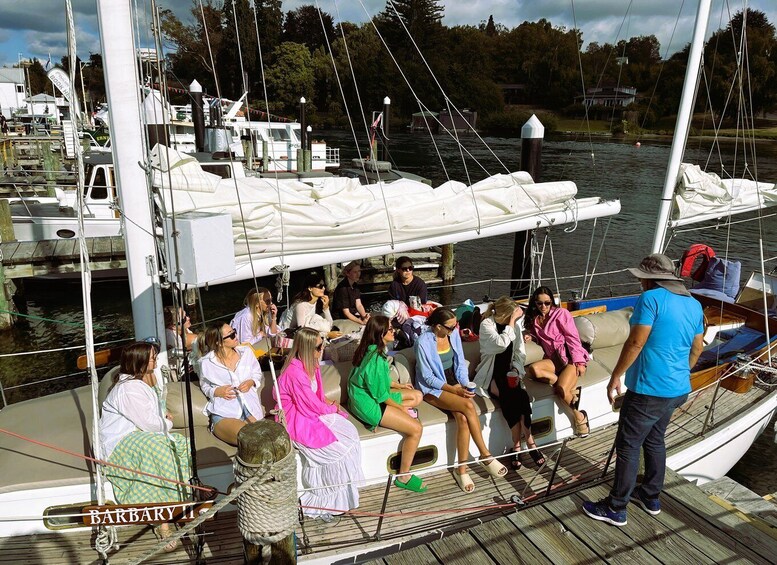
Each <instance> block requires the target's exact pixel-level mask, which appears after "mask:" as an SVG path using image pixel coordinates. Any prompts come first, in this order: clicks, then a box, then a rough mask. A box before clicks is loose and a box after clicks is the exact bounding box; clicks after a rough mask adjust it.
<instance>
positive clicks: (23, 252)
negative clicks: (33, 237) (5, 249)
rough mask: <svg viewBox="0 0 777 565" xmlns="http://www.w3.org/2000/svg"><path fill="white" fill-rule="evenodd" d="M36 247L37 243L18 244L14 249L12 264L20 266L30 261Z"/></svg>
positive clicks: (25, 242) (23, 242) (24, 242)
mask: <svg viewBox="0 0 777 565" xmlns="http://www.w3.org/2000/svg"><path fill="white" fill-rule="evenodd" d="M37 246H38V242H36V241H22V242H20V243H19V247H18V248H17V249H16V253H14V256H13V261H14V264H17V265H18V264H22V263H27V262H29V261H30V259H32V257H33V254H34V253H35V248H36V247H37Z"/></svg>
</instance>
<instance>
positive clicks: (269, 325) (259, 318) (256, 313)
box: [229, 287, 279, 344]
mask: <svg viewBox="0 0 777 565" xmlns="http://www.w3.org/2000/svg"><path fill="white" fill-rule="evenodd" d="M244 303H245V305H246V307H245V308H243V309H242V310H240V312H238V313H237V314H235V317H234V318H233V319H232V321H231V322H230V324H229V325H230V326H232V327H233V328H235V329H236V330H237V340H238V341H239V342H240V343H251V344H254V343H256V342H258V341H261V340H262V339H264V338H265V337H272V336H274V335H275V334H277V333H278V329H279V328H278V322H277V321H276V319H277V316H278V307H277V306H276V305H275V304H273V301H272V295H271V294H270V291H269V290H267V289H266V288H263V287H258V288H256V287H255V288H252V289H251V290H249V291H248V294H247V295H246V298H245V301H244Z"/></svg>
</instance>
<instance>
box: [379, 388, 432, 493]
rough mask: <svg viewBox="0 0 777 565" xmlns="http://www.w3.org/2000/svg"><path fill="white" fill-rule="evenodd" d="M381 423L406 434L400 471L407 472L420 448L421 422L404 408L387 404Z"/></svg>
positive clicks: (385, 426) (403, 441)
mask: <svg viewBox="0 0 777 565" xmlns="http://www.w3.org/2000/svg"><path fill="white" fill-rule="evenodd" d="M408 392H409V391H408ZM380 425H381V426H383V427H384V428H389V429H390V430H396V431H398V432H399V433H400V434H402V435H403V436H405V437H404V439H403V440H402V458H401V461H400V463H399V473H400V474H404V473H407V472H408V471H410V466H411V465H412V464H413V457H415V452H416V450H417V449H418V443H419V442H420V441H421V434H422V433H423V430H424V428H423V426H422V425H421V422H419V421H418V420H416V419H414V418H411V417H410V416H409V415H408V413H407V412H406V411H404V410H401V409H399V408H396V407H394V406H386V411H385V412H384V413H383V417H382V418H381V419H380ZM407 479H408V477H403V478H402V479H401V480H402V481H403V482H405V481H407Z"/></svg>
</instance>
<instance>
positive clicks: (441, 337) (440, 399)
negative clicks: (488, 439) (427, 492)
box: [413, 308, 507, 492]
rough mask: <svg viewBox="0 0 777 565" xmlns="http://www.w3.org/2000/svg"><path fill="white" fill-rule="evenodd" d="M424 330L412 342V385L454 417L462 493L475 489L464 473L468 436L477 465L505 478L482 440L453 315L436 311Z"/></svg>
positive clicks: (457, 474) (457, 472)
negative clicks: (414, 362)
mask: <svg viewBox="0 0 777 565" xmlns="http://www.w3.org/2000/svg"><path fill="white" fill-rule="evenodd" d="M426 325H427V330H426V331H425V332H424V333H422V334H421V335H420V336H419V337H418V339H417V340H416V342H415V345H414V346H413V348H414V349H415V353H416V365H415V373H416V374H415V385H416V388H418V389H420V390H421V392H423V393H424V400H426V401H427V402H428V403H429V404H431V405H432V406H435V407H437V408H439V409H440V410H445V411H447V412H451V413H452V414H453V417H454V419H455V420H456V451H457V455H458V461H459V466H458V467H457V468H456V469H454V471H453V477H454V478H455V479H456V482H457V483H458V484H459V487H460V488H461V490H463V491H464V492H472V491H474V490H475V483H473V482H472V479H471V478H470V476H469V473H467V466H466V462H467V460H468V459H469V439H470V436H471V437H472V440H473V441H474V442H475V446H477V448H478V451H479V452H480V464H481V465H483V468H484V469H485V470H486V471H487V472H488V474H490V475H491V476H492V477H504V476H505V475H506V474H507V467H505V466H504V465H502V464H501V463H500V462H499V461H497V460H496V459H494V458H493V457H492V456H491V452H490V451H489V450H488V447H486V444H485V442H484V441H483V433H482V430H481V429H480V418H479V416H478V412H477V410H476V409H475V404H474V403H473V402H472V399H473V398H474V396H475V393H474V392H470V391H469V390H467V388H465V387H466V386H467V384H468V383H469V376H468V374H467V365H466V363H465V362H464V352H463V349H462V346H461V337H459V332H458V330H457V327H456V314H454V313H453V312H451V311H450V310H448V309H447V308H437V309H435V310H434V311H433V312H432V313H431V314H430V315H429V317H428V318H427V319H426Z"/></svg>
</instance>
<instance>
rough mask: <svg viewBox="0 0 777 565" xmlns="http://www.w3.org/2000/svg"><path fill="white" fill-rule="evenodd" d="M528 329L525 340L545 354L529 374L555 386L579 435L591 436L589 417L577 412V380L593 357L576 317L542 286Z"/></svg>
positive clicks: (529, 310)
mask: <svg viewBox="0 0 777 565" xmlns="http://www.w3.org/2000/svg"><path fill="white" fill-rule="evenodd" d="M524 329H525V330H526V335H525V336H524V340H525V341H534V342H535V343H537V345H539V346H540V347H542V352H543V358H542V359H541V360H540V361H536V362H534V363H532V364H531V365H529V366H528V367H527V368H526V375H527V376H528V377H531V378H533V379H536V380H538V381H540V382H544V383H548V384H549V385H551V386H552V387H553V392H555V394H556V396H558V397H559V398H560V399H561V401H562V402H563V405H564V406H569V409H570V411H571V412H572V424H573V426H574V430H575V434H576V435H578V436H581V437H586V436H587V435H588V434H589V433H590V428H589V426H588V414H586V412H585V410H578V409H577V403H578V401H579V394H580V391H579V389H578V388H577V380H578V379H579V378H580V377H582V376H583V375H584V374H585V370H586V366H587V364H588V359H589V356H588V352H587V351H586V350H585V349H584V348H583V344H582V343H581V342H580V334H579V333H578V332H577V328H576V327H575V322H574V320H573V318H572V314H570V313H569V311H567V310H566V309H564V308H559V307H558V306H556V303H555V301H554V299H553V291H552V290H550V289H549V288H548V287H546V286H541V287H539V288H538V289H537V290H535V291H534V294H532V296H531V298H530V299H529V307H528V308H527V309H526V317H525V318H524Z"/></svg>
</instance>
